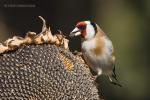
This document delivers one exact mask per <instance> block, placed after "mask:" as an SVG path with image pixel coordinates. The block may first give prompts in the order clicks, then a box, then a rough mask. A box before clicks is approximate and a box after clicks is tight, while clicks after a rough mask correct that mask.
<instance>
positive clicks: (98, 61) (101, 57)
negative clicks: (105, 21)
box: [69, 21, 121, 86]
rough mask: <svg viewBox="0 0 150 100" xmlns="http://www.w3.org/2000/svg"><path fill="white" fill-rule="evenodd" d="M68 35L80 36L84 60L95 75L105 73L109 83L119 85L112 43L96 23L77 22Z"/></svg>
mask: <svg viewBox="0 0 150 100" xmlns="http://www.w3.org/2000/svg"><path fill="white" fill-rule="evenodd" d="M69 36H70V37H74V36H81V50H82V54H83V57H84V60H85V62H86V63H87V64H88V65H89V67H90V69H92V71H94V72H95V73H96V74H97V76H100V75H103V74H104V75H107V76H108V77H109V80H110V82H111V83H113V84H115V85H118V86H121V85H120V84H119V83H118V80H117V78H116V74H115V56H114V55H113V52H114V49H113V44H112V42H111V40H110V39H109V38H108V37H107V35H106V34H105V33H104V32H103V31H102V30H101V28H100V27H99V26H98V25H97V24H96V23H93V22H91V21H81V22H78V23H77V25H76V27H75V29H74V30H73V31H72V32H71V33H70V35H69ZM113 79H115V81H116V82H114V81H113Z"/></svg>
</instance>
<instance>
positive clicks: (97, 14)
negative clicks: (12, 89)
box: [0, 0, 150, 100]
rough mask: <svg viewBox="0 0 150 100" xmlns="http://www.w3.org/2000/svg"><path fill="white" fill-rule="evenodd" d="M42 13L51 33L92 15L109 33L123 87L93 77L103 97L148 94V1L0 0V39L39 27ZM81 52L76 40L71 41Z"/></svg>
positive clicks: (127, 99) (119, 99)
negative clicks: (96, 80)
mask: <svg viewBox="0 0 150 100" xmlns="http://www.w3.org/2000/svg"><path fill="white" fill-rule="evenodd" d="M39 15H41V16H43V17H44V18H45V19H46V20H47V25H49V26H51V30H52V32H53V33H56V32H57V30H58V29H59V30H61V31H62V32H63V33H65V35H67V36H68V34H69V33H70V31H72V29H73V28H74V27H75V24H76V23H77V22H78V21H83V20H91V21H93V22H96V23H97V24H99V25H100V27H101V28H102V29H103V31H104V32H105V33H107V35H108V36H109V37H110V38H111V40H112V42H113V44H114V48H115V55H116V59H117V62H116V73H117V75H118V78H119V81H120V83H121V84H122V85H123V87H121V88H120V87H117V86H114V85H112V84H110V83H109V81H108V79H107V78H106V77H105V76H101V77H99V78H98V82H99V84H98V88H99V91H100V94H101V95H102V97H103V98H104V99H105V100H148V99H150V90H149V89H150V87H149V85H150V78H149V73H150V72H149V71H150V53H148V52H149V51H150V41H149V37H150V0H49V1H48V0H0V42H3V41H4V40H6V39H7V38H9V37H12V36H14V35H20V36H25V33H26V32H28V31H35V32H37V33H39V32H40V31H41V26H42V23H41V20H40V19H39V18H38V16H39ZM69 45H70V49H71V50H72V51H74V50H78V51H80V39H79V38H73V39H71V40H70V43H69Z"/></svg>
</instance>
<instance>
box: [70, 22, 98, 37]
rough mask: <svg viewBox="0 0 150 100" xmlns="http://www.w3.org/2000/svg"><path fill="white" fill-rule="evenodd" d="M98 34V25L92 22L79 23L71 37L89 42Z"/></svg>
mask: <svg viewBox="0 0 150 100" xmlns="http://www.w3.org/2000/svg"><path fill="white" fill-rule="evenodd" d="M96 33H97V24H96V23H93V22H90V21H81V22H78V23H77V25H76V27H75V28H74V30H73V31H72V32H71V33H70V35H69V36H70V37H74V36H81V37H82V38H83V39H85V40H88V39H91V38H94V36H95V35H96Z"/></svg>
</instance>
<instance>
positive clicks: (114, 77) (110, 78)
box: [108, 66, 122, 87]
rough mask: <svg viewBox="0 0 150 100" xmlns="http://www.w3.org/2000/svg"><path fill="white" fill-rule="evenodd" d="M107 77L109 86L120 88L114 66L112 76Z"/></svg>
mask: <svg viewBox="0 0 150 100" xmlns="http://www.w3.org/2000/svg"><path fill="white" fill-rule="evenodd" d="M108 77H109V80H110V83H111V84H114V85H117V86H120V87H122V85H121V84H120V83H119V81H118V79H117V76H116V73H115V66H114V69H113V74H112V75H111V76H108ZM112 78H113V79H115V81H116V82H114V81H113V80H112Z"/></svg>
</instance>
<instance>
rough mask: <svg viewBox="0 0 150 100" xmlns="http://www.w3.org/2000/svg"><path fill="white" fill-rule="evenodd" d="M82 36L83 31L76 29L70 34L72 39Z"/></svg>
mask: <svg viewBox="0 0 150 100" xmlns="http://www.w3.org/2000/svg"><path fill="white" fill-rule="evenodd" d="M79 35H81V31H80V30H79V29H78V28H77V27H76V28H75V29H74V30H73V31H72V32H71V33H70V34H69V36H70V37H75V36H79Z"/></svg>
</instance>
